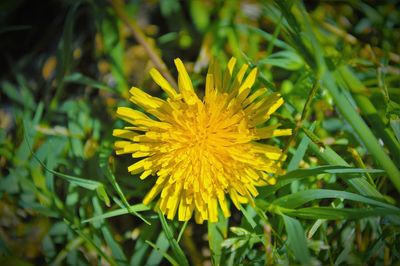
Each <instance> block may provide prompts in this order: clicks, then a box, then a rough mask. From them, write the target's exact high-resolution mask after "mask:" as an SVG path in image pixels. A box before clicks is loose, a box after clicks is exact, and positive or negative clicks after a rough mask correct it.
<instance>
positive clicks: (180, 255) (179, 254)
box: [158, 212, 189, 265]
mask: <svg viewBox="0 0 400 266" xmlns="http://www.w3.org/2000/svg"><path fill="white" fill-rule="evenodd" d="M158 216H159V217H160V221H161V226H162V228H163V231H164V233H165V236H166V237H167V239H168V242H169V244H170V245H171V248H172V252H173V253H174V257H175V259H176V261H177V262H178V263H179V265H189V262H188V260H187V258H186V256H185V253H184V252H183V250H182V249H181V247H180V246H179V245H178V242H177V241H176V240H175V238H174V236H173V234H172V230H171V228H170V227H169V225H168V223H167V220H166V219H165V217H164V215H163V214H162V213H161V212H158Z"/></svg>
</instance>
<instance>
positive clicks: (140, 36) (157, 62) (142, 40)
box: [109, 0, 178, 90]
mask: <svg viewBox="0 0 400 266" xmlns="http://www.w3.org/2000/svg"><path fill="white" fill-rule="evenodd" d="M109 1H110V3H111V6H112V7H113V9H114V11H115V14H116V15H117V16H118V17H119V18H120V19H121V20H122V22H124V23H125V25H126V26H127V27H128V29H129V31H130V32H131V34H132V35H133V36H134V37H135V39H136V40H137V42H138V43H139V44H140V45H142V46H143V48H144V49H145V50H146V52H147V54H148V55H149V57H150V60H151V61H152V62H153V64H154V66H155V67H156V68H157V69H158V70H159V71H160V72H161V74H162V75H163V76H164V77H165V78H166V79H167V80H168V82H169V83H170V84H171V85H172V87H174V88H175V90H176V89H177V88H178V86H177V84H176V81H175V79H174V78H173V77H172V75H171V73H170V72H169V71H168V68H167V67H166V65H165V63H164V61H163V60H162V59H161V58H160V56H159V55H158V54H157V52H156V51H155V50H154V49H153V47H152V46H151V44H150V43H149V42H148V40H147V37H146V36H145V34H144V33H143V32H142V31H141V29H140V27H139V26H138V25H137V23H136V22H135V21H134V20H133V19H131V18H130V17H129V16H128V14H127V13H126V12H125V8H124V2H123V1H122V0H109Z"/></svg>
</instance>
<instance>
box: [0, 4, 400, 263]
mask: <svg viewBox="0 0 400 266" xmlns="http://www.w3.org/2000/svg"><path fill="white" fill-rule="evenodd" d="M399 10H400V5H399V3H398V1H357V0H353V1H350V0H349V1H321V2H319V1H306V3H305V4H303V3H302V2H300V1H275V2H274V1H237V0H232V1H222V0H206V1H197V0H193V1H178V0H163V1H137V0H130V1H125V2H124V3H123V2H119V1H102V0H101V1H94V0H77V1H72V0H64V1H61V0H53V1H23V0H18V1H11V0H10V1H2V2H1V3H0V23H1V24H0V38H1V41H0V56H1V57H0V58H1V65H0V68H1V72H0V91H1V94H0V97H1V98H0V101H1V109H0V122H1V129H0V145H1V146H0V165H1V179H0V261H1V264H2V265H33V264H35V265H45V264H61V265H93V264H102V265H158V264H163V265H165V264H175V265H178V264H179V265H187V264H191V265H210V264H211V263H212V264H214V265H289V264H290V265H293V264H304V265H313V264H314V265H318V264H319V265H349V264H350V265H367V264H368V265H400V264H399V261H400V216H399V215H400V210H399V208H398V206H399V191H400V173H399V167H400V144H399V140H400V119H399V115H400V105H399V103H400V55H399V51H400V31H399V27H400V13H399ZM212 56H215V57H216V58H217V59H218V60H219V61H220V62H221V65H224V62H227V60H228V59H229V58H230V57H231V56H235V57H237V58H238V60H239V62H241V63H248V64H250V65H252V66H257V67H259V69H260V74H259V78H258V81H257V87H260V86H265V87H266V88H267V89H268V90H269V91H270V92H273V91H279V92H280V93H281V94H282V95H283V97H284V99H285V101H286V103H285V105H284V106H283V107H282V108H281V109H280V110H279V114H278V115H276V116H274V117H273V118H272V119H271V120H272V121H271V122H272V123H276V122H277V121H279V122H280V123H283V124H284V126H285V127H291V128H293V129H294V134H293V136H292V137H290V138H280V139H279V140H274V144H275V145H279V146H280V147H282V148H283V149H284V150H285V152H286V153H287V160H286V162H285V163H284V168H285V169H286V170H287V173H286V174H285V175H283V176H281V177H279V178H278V182H277V184H276V185H275V186H269V187H263V188H261V189H260V195H259V197H257V206H256V207H255V208H252V207H250V206H247V207H246V208H243V209H242V210H241V212H239V211H233V215H232V217H231V218H229V219H224V218H223V217H222V216H221V217H220V221H219V222H218V223H215V224H211V223H210V224H207V223H206V224H203V225H197V224H194V222H193V221H190V222H189V223H179V222H177V221H173V222H171V221H166V220H165V218H164V217H163V216H161V215H158V214H157V213H156V212H154V211H153V210H151V208H149V207H147V206H144V205H142V204H140V202H141V200H142V199H143V196H144V195H145V193H146V192H147V191H148V189H149V188H150V187H151V185H152V183H153V182H154V179H151V178H149V179H148V180H146V181H140V180H138V178H137V177H136V176H130V175H129V173H128V172H127V170H126V167H127V165H128V164H129V163H130V161H131V158H129V156H126V157H118V158H116V157H115V155H114V153H113V148H112V143H113V142H114V138H113V137H112V136H111V133H112V128H120V127H122V125H123V123H122V121H119V120H117V119H115V110H116V107H117V106H127V105H129V103H128V101H127V96H128V89H129V88H130V86H133V85H134V86H137V87H140V88H143V89H144V90H146V91H147V92H149V93H150V94H153V95H159V96H160V97H165V95H162V94H161V91H160V90H159V88H158V87H157V86H156V85H155V84H154V83H153V82H152V81H151V80H150V77H149V74H148V70H149V69H150V68H151V67H153V66H154V65H156V66H159V67H160V68H161V69H162V71H163V72H164V73H167V72H168V70H167V69H169V71H170V72H171V73H172V77H174V76H176V71H175V69H174V67H173V59H174V58H176V57H180V58H182V60H183V61H184V62H185V64H186V66H187V67H188V69H189V72H190V73H191V77H192V79H193V81H194V84H195V85H196V86H197V89H198V93H199V94H200V95H201V94H202V93H203V85H204V81H205V75H204V73H205V72H206V68H207V65H208V63H209V61H210V59H211V57H212ZM158 59H161V61H158ZM164 64H165V65H166V67H165V68H164ZM32 152H33V153H32ZM232 210H233V209H232Z"/></svg>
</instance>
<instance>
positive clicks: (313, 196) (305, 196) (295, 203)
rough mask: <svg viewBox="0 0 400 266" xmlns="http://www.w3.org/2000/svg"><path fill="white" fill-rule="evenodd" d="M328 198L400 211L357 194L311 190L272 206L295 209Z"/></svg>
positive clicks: (287, 196) (280, 200)
mask: <svg viewBox="0 0 400 266" xmlns="http://www.w3.org/2000/svg"><path fill="white" fill-rule="evenodd" d="M326 198H337V199H346V200H352V201H357V202H361V203H365V204H369V205H374V206H378V207H382V208H388V209H391V210H397V211H400V209H398V208H397V207H395V206H393V205H390V204H387V203H383V202H380V201H377V200H373V199H370V198H367V197H364V196H361V195H358V194H355V193H350V192H346V191H338V190H329V189H309V190H304V191H299V192H296V193H293V194H289V195H286V196H283V197H280V198H278V199H276V200H275V201H273V202H272V204H274V205H279V206H281V207H285V208H290V209H294V208H297V207H299V206H301V205H303V204H305V203H307V202H310V201H312V200H317V199H326Z"/></svg>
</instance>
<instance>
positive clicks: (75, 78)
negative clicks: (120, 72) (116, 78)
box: [63, 72, 113, 92]
mask: <svg viewBox="0 0 400 266" xmlns="http://www.w3.org/2000/svg"><path fill="white" fill-rule="evenodd" d="M63 81H64V82H70V83H76V84H81V85H86V86H90V87H93V88H96V89H99V90H105V91H109V92H113V89H112V88H110V87H109V86H107V85H106V84H104V83H102V82H99V81H97V80H94V79H91V78H89V77H86V76H84V75H83V74H81V73H77V72H75V73H72V74H71V75H68V76H66V77H64V80H63Z"/></svg>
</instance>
